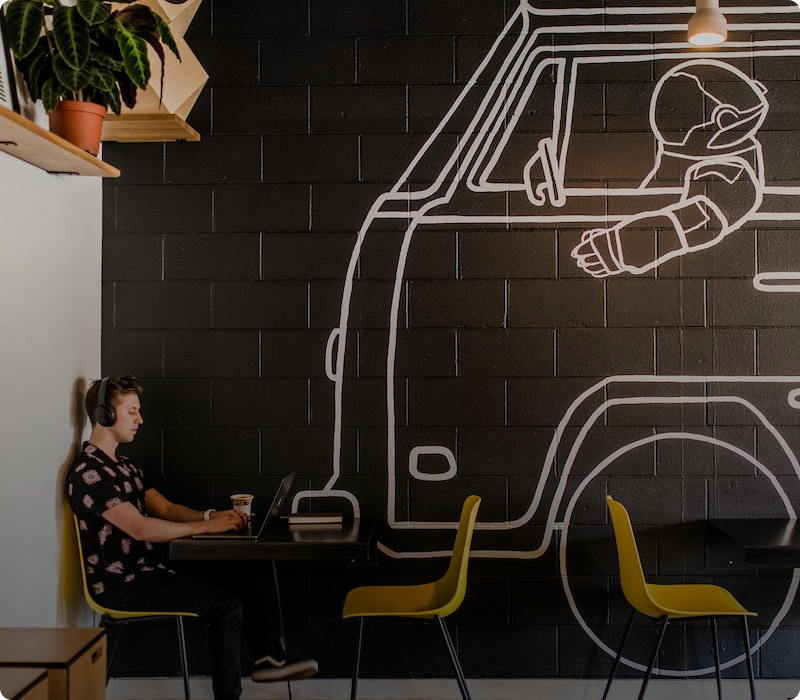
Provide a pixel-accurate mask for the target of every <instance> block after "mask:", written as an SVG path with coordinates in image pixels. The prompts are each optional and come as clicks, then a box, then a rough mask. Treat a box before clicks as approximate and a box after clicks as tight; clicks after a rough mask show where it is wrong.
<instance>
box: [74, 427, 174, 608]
mask: <svg viewBox="0 0 800 700" xmlns="http://www.w3.org/2000/svg"><path fill="white" fill-rule="evenodd" d="M146 490H147V486H146V481H145V477H144V474H143V472H142V471H141V470H140V469H139V468H137V467H136V466H135V465H134V464H133V463H132V462H131V461H130V460H129V459H128V458H127V457H125V456H122V455H118V458H117V461H116V462H115V461H114V460H113V459H111V458H110V457H108V455H106V454H105V453H104V452H102V451H101V450H99V449H98V448H97V447H95V446H94V445H92V444H90V443H89V442H85V443H84V444H83V451H82V452H81V453H80V454H79V455H78V457H77V459H76V460H75V463H74V464H73V465H72V468H71V469H70V472H69V475H68V477H67V495H68V497H69V502H70V506H71V507H72V510H73V512H74V513H75V515H76V516H77V518H78V527H79V529H80V536H81V546H82V547H83V557H84V562H83V564H84V567H85V570H86V577H87V580H88V582H89V587H90V589H91V591H92V593H93V595H95V596H97V597H98V598H102V596H103V593H106V592H109V591H111V590H113V589H115V588H116V587H117V586H120V585H122V584H124V583H130V582H131V581H134V580H135V579H136V576H137V575H138V574H140V573H142V572H146V571H153V570H154V569H156V568H159V569H164V568H166V567H165V566H164V565H163V563H161V562H160V561H159V557H158V555H157V553H156V551H155V549H154V547H153V544H152V543H151V542H142V541H141V540H137V539H134V538H133V537H131V536H130V535H128V534H127V533H125V532H123V531H122V530H120V529H119V528H117V527H114V526H113V525H112V524H111V523H110V522H108V521H107V520H106V519H105V518H103V513H104V512H105V511H106V510H108V509H109V508H114V507H115V506H118V505H120V504H122V503H126V502H127V503H132V504H133V506H134V507H135V508H136V509H137V510H138V511H139V512H140V513H142V514H143V515H146V512H145V501H144V494H145V491H146Z"/></svg>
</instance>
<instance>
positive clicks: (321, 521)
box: [286, 512, 342, 529]
mask: <svg viewBox="0 0 800 700" xmlns="http://www.w3.org/2000/svg"><path fill="white" fill-rule="evenodd" d="M286 517H287V519H288V521H289V527H290V528H292V529H294V528H315V527H318V528H332V527H341V526H342V514H341V513H311V512H309V513H289V515H288V516H286Z"/></svg>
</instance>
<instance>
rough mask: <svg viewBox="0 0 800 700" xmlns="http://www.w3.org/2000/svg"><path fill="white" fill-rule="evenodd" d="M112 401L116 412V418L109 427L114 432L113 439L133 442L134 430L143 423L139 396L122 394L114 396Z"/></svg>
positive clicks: (120, 441)
mask: <svg viewBox="0 0 800 700" xmlns="http://www.w3.org/2000/svg"><path fill="white" fill-rule="evenodd" d="M113 403H114V410H115V411H116V413H117V420H116V421H114V425H112V426H111V428H110V429H111V431H112V432H113V433H114V439H115V440H116V441H117V442H119V443H120V444H122V443H128V442H133V439H134V438H135V437H136V431H137V430H138V429H139V426H140V425H141V424H142V423H144V420H143V419H142V414H141V408H142V405H141V403H140V402H139V397H138V396H137V395H136V394H122V395H121V396H115V397H114V401H113Z"/></svg>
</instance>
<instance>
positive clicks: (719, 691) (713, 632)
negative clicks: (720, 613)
mask: <svg viewBox="0 0 800 700" xmlns="http://www.w3.org/2000/svg"><path fill="white" fill-rule="evenodd" d="M711 636H712V637H713V639H714V668H715V669H716V676H717V697H718V698H719V700H722V671H721V670H720V668H719V635H718V633H717V621H716V619H712V620H711Z"/></svg>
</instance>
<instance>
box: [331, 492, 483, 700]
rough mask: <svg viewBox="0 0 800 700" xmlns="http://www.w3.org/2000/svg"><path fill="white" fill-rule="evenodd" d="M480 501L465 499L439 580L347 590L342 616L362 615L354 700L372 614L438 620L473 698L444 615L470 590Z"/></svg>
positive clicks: (458, 675)
mask: <svg viewBox="0 0 800 700" xmlns="http://www.w3.org/2000/svg"><path fill="white" fill-rule="evenodd" d="M480 502H481V499H480V497H479V496H469V497H467V499H466V501H464V505H463V507H462V509H461V518H460V520H459V523H458V531H457V533H456V541H455V545H454V547H453V554H452V556H451V558H450V565H449V566H448V568H447V572H446V573H445V575H444V576H443V577H442V578H440V579H439V580H438V581H434V582H432V583H422V584H416V585H399V586H360V587H359V588H354V589H353V590H351V591H350V593H348V594H347V598H346V600H345V602H344V609H343V611H342V617H343V618H351V617H357V618H358V632H357V638H356V657H355V664H354V667H353V681H352V685H351V687H350V698H351V700H355V698H356V687H357V685H358V674H359V668H360V665H361V640H362V638H363V634H364V620H365V619H366V618H368V617H399V618H405V619H409V618H410V619H420V620H426V621H430V620H436V622H437V623H438V626H439V629H440V630H441V632H442V636H443V637H444V642H445V645H446V646H447V651H448V653H449V654H450V662H451V663H452V665H453V670H454V671H455V674H456V680H457V681H458V687H459V688H460V690H461V695H462V696H463V698H464V700H470V695H469V690H468V689H467V683H466V680H465V679H464V672H463V671H462V670H461V664H460V663H459V661H458V655H457V654H456V649H455V646H453V641H452V639H451V638H450V634H449V633H448V631H447V625H445V623H444V618H445V617H447V616H448V615H450V614H452V613H453V612H455V611H456V610H457V609H458V607H459V606H460V605H461V602H462V601H463V600H464V595H465V594H466V592H467V566H468V564H469V549H470V545H471V543H472V532H473V530H474V529H475V518H476V517H477V515H478V506H479V505H480Z"/></svg>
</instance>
